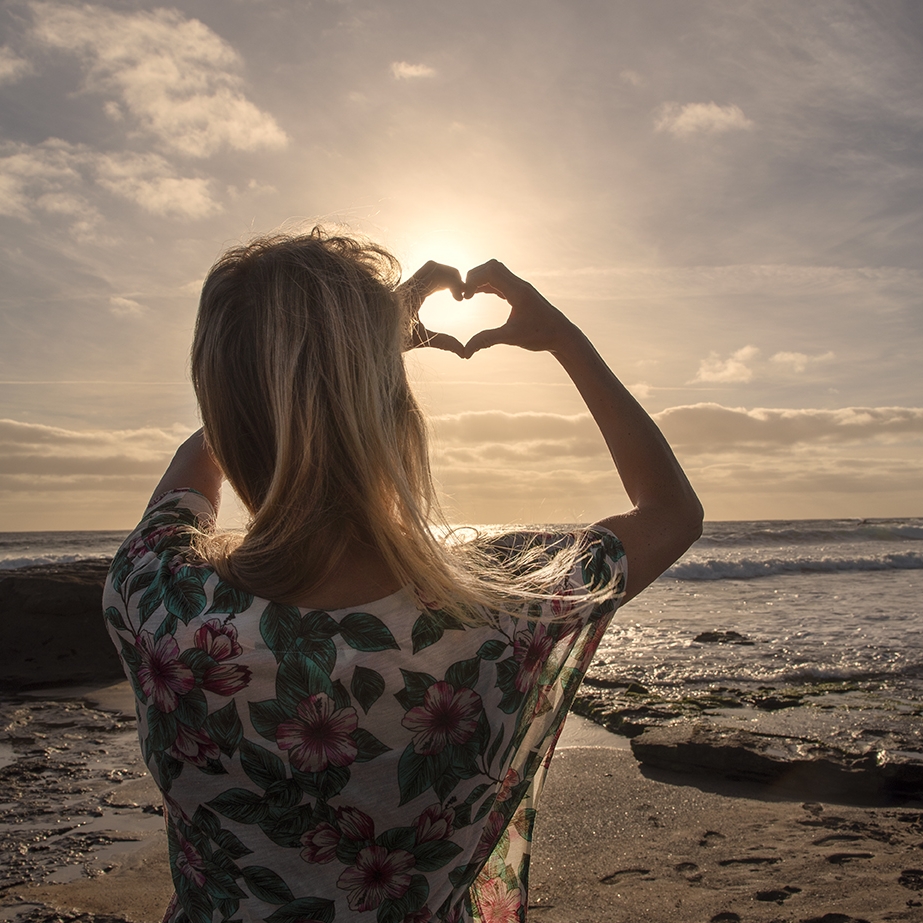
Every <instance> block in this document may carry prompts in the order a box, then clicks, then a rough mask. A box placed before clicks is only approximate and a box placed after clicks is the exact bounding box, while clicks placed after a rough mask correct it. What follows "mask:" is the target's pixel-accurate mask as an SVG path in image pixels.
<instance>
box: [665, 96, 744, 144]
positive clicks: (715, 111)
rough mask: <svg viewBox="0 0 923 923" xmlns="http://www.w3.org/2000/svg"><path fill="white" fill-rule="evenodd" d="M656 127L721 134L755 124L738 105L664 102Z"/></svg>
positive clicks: (676, 132)
mask: <svg viewBox="0 0 923 923" xmlns="http://www.w3.org/2000/svg"><path fill="white" fill-rule="evenodd" d="M654 127H655V128H656V130H657V131H668V132H670V134H671V135H676V136H677V137H680V138H683V137H687V136H688V135H694V134H721V133H723V132H726V131H738V130H741V129H744V130H749V129H751V128H753V127H754V125H753V122H752V121H751V120H750V119H748V118H747V117H746V116H745V115H744V114H743V111H742V110H741V108H740V107H739V106H735V105H729V106H719V105H718V104H717V103H713V102H712V103H686V104H685V105H682V106H681V105H680V104H679V103H673V102H670V103H664V104H663V105H662V106H661V107H660V109H659V110H658V112H657V115H656V117H655V120H654Z"/></svg>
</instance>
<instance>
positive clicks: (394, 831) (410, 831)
mask: <svg viewBox="0 0 923 923" xmlns="http://www.w3.org/2000/svg"><path fill="white" fill-rule="evenodd" d="M416 842H417V828H416V827H392V828H391V829H390V830H385V832H384V833H382V834H379V836H377V837H375V843H376V845H377V846H384V848H385V849H387V850H388V851H389V852H390V851H391V850H394V849H403V850H406V851H407V852H413V848H414V846H415V845H416Z"/></svg>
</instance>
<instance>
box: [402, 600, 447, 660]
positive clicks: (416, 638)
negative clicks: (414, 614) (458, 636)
mask: <svg viewBox="0 0 923 923" xmlns="http://www.w3.org/2000/svg"><path fill="white" fill-rule="evenodd" d="M444 631H445V629H444V628H443V627H442V625H441V624H440V623H439V620H438V619H436V618H433V614H432V613H431V612H428V611H427V612H423V613H421V614H420V615H419V616H418V618H417V620H416V621H415V622H414V623H413V631H412V632H411V635H410V637H411V640H412V641H413V652H414V653H415V654H419V653H420V651H422V650H423V649H424V648H427V647H429V646H430V645H431V644H435V643H436V642H437V641H438V640H439V639H440V638H441V637H442V635H443V633H444Z"/></svg>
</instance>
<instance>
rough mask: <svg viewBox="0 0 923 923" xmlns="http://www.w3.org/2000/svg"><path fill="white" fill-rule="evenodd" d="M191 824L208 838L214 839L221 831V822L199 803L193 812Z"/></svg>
mask: <svg viewBox="0 0 923 923" xmlns="http://www.w3.org/2000/svg"><path fill="white" fill-rule="evenodd" d="M192 823H193V826H194V827H196V828H197V829H198V830H201V831H202V832H203V833H204V834H205V835H206V836H207V837H208V838H209V839H210V840H213V839H215V837H217V836H218V834H219V833H221V822H220V821H219V820H218V818H217V817H215V815H214V814H212V812H211V811H209V810H208V808H206V807H204V806H203V805H201V804H200V805H199V806H198V807H197V808H196V810H195V814H193V815H192Z"/></svg>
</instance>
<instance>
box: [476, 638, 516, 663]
mask: <svg viewBox="0 0 923 923" xmlns="http://www.w3.org/2000/svg"><path fill="white" fill-rule="evenodd" d="M508 647H509V645H508V644H507V643H506V641H498V640H493V641H485V642H484V643H483V644H482V645H481V646H480V648H479V649H478V657H480V658H481V660H497V659H498V658H500V657H502V656H503V652H504V651H505V650H506V649H507V648H508Z"/></svg>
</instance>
